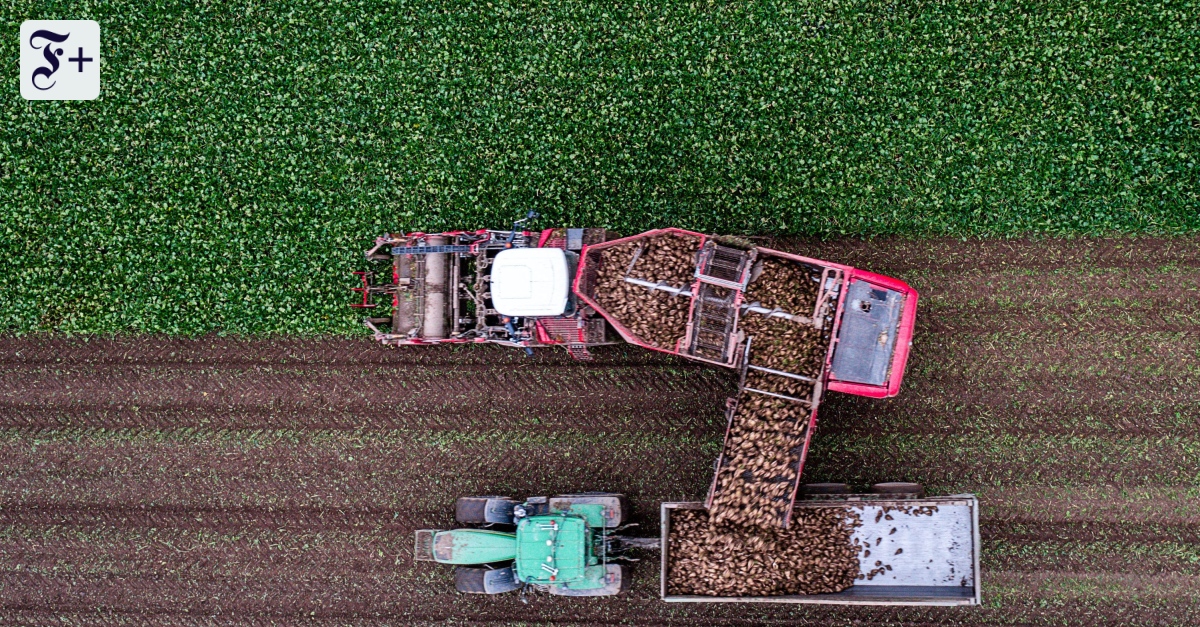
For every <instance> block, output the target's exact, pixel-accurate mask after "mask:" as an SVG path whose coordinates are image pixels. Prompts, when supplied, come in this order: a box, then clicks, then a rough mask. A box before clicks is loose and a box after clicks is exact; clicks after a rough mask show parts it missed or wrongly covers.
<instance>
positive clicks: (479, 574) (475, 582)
mask: <svg viewBox="0 0 1200 627" xmlns="http://www.w3.org/2000/svg"><path fill="white" fill-rule="evenodd" d="M487 571H488V569H486V568H464V567H462V566H459V567H458V568H455V569H454V589H455V590H458V591H459V592H461V593H463V594H487V590H484V588H483V576H484V575H486V574H487Z"/></svg>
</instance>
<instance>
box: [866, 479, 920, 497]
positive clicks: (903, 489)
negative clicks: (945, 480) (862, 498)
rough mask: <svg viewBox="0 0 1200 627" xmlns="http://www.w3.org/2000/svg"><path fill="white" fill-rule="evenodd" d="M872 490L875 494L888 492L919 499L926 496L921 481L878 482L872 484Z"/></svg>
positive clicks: (892, 494) (891, 494)
mask: <svg viewBox="0 0 1200 627" xmlns="http://www.w3.org/2000/svg"><path fill="white" fill-rule="evenodd" d="M871 492H873V493H875V494H887V495H889V496H898V497H901V498H910V499H919V498H921V497H922V496H925V488H923V487H921V484H919V483H907V482H903V481H895V482H891V483H876V484H875V485H873V486H871Z"/></svg>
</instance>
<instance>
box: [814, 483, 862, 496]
mask: <svg viewBox="0 0 1200 627" xmlns="http://www.w3.org/2000/svg"><path fill="white" fill-rule="evenodd" d="M803 490H804V493H805V494H850V486H849V485H847V484H845V483H806V484H804V487H803Z"/></svg>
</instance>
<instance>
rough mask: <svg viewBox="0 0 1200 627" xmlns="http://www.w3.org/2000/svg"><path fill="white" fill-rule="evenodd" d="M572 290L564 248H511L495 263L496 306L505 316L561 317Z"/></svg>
mask: <svg viewBox="0 0 1200 627" xmlns="http://www.w3.org/2000/svg"><path fill="white" fill-rule="evenodd" d="M570 291H571V277H570V275H569V271H568V269H567V255H566V253H565V252H564V251H563V249H561V248H510V249H508V250H502V251H500V252H499V253H497V254H496V258H495V259H493V260H492V304H493V305H494V306H495V307H496V311H498V312H500V313H501V314H502V315H505V316H558V315H561V314H562V313H563V312H564V311H566V308H567V297H568V296H569V295H570Z"/></svg>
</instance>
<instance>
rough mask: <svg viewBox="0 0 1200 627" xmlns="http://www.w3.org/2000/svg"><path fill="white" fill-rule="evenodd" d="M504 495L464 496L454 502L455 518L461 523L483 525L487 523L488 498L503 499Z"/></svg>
mask: <svg viewBox="0 0 1200 627" xmlns="http://www.w3.org/2000/svg"><path fill="white" fill-rule="evenodd" d="M503 498H507V497H503V496H464V497H461V498H459V499H458V500H457V501H455V502H454V520H457V521H458V523H459V524H461V525H483V524H486V523H487V502H488V499H503Z"/></svg>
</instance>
